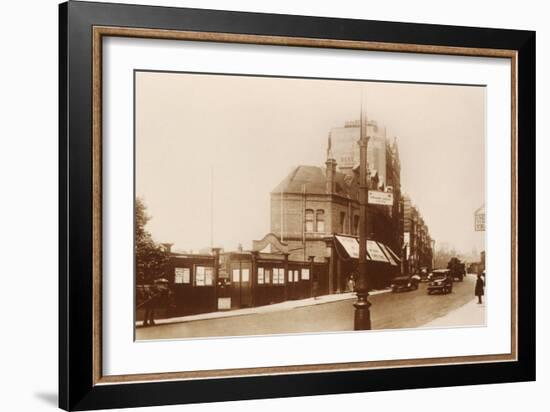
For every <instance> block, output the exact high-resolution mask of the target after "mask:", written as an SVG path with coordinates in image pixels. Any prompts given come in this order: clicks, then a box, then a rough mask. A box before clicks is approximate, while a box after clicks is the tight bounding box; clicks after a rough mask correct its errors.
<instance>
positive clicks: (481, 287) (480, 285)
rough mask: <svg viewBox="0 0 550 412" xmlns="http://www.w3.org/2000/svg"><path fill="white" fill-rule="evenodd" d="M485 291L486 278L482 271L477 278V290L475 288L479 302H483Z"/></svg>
mask: <svg viewBox="0 0 550 412" xmlns="http://www.w3.org/2000/svg"><path fill="white" fill-rule="evenodd" d="M484 292H485V280H484V279H483V276H482V275H481V273H478V274H477V279H476V290H475V294H476V296H477V303H478V304H482V303H483V299H482V296H483V295H484V294H485V293H484Z"/></svg>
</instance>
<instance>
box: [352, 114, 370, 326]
mask: <svg viewBox="0 0 550 412" xmlns="http://www.w3.org/2000/svg"><path fill="white" fill-rule="evenodd" d="M360 122H361V125H360V128H359V130H360V136H359V263H358V279H357V283H356V289H357V301H356V302H355V303H354V304H353V306H355V319H354V329H355V330H370V329H371V322H370V309H369V308H370V305H371V303H370V302H369V289H368V279H367V201H368V200H367V196H368V182H367V146H368V143H369V137H368V135H367V130H366V127H365V125H364V123H363V109H362V108H361V120H360Z"/></svg>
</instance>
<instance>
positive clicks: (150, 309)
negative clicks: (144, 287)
mask: <svg viewBox="0 0 550 412" xmlns="http://www.w3.org/2000/svg"><path fill="white" fill-rule="evenodd" d="M169 294H170V290H169V288H168V281H167V280H166V279H157V280H155V284H154V285H153V286H152V287H151V288H150V289H149V291H148V296H147V300H146V302H145V303H144V307H145V318H144V319H143V326H148V325H149V326H153V325H154V324H155V311H156V310H157V309H161V308H162V306H164V305H166V304H167V299H168V297H169Z"/></svg>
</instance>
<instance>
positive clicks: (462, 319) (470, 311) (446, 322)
mask: <svg viewBox="0 0 550 412" xmlns="http://www.w3.org/2000/svg"><path fill="white" fill-rule="evenodd" d="M453 326H485V303H482V304H481V305H478V303H477V298H474V299H472V300H471V301H469V302H468V303H466V304H465V305H463V306H461V307H459V308H458V309H455V310H453V311H452V312H449V313H447V314H446V315H445V316H441V317H439V318H436V319H434V320H432V321H430V322H428V323H425V324H424V325H422V326H420V327H421V328H441V327H453Z"/></svg>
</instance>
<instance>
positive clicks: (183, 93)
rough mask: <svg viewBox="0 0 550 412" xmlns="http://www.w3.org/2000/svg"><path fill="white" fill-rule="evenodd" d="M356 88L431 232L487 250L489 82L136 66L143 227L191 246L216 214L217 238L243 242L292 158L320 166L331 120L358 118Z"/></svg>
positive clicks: (262, 230)
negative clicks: (483, 220)
mask: <svg viewBox="0 0 550 412" xmlns="http://www.w3.org/2000/svg"><path fill="white" fill-rule="evenodd" d="M361 95H363V101H364V103H363V104H364V106H365V107H366V111H367V116H368V118H369V120H376V121H377V122H378V124H379V126H382V127H384V126H385V127H386V131H387V136H388V137H389V138H390V139H393V136H397V141H398V145H399V151H400V156H401V166H402V170H401V188H402V191H403V192H404V193H407V194H409V195H410V197H411V199H412V201H413V204H415V205H416V206H417V207H418V208H419V210H420V212H421V214H422V215H423V217H424V220H425V222H426V223H427V225H428V227H429V230H430V233H431V235H432V237H433V238H434V239H435V240H436V242H437V243H438V244H443V243H446V244H448V245H449V246H451V247H455V248H456V249H457V250H459V251H461V252H463V253H469V252H471V251H472V249H473V248H474V247H475V248H477V250H483V249H484V246H483V242H484V237H483V232H474V217H473V213H474V211H475V210H476V209H477V208H478V207H480V206H481V205H482V204H483V203H484V201H485V88H483V87H475V86H447V85H425V84H403V83H376V82H357V81H336V80H310V79H282V78H263V77H245V76H223V75H202V74H184V73H149V72H147V73H146V72H138V73H137V74H136V195H137V196H139V197H142V198H143V199H144V201H145V204H146V206H147V208H148V212H149V214H150V215H151V216H152V219H151V221H150V222H149V224H148V226H147V228H148V230H149V231H150V232H151V233H152V234H153V237H154V238H155V240H157V241H159V242H172V243H174V244H175V245H174V248H175V249H181V250H193V251H198V250H199V249H201V248H206V247H209V246H210V243H211V242H210V237H211V234H210V232H211V229H210V228H211V223H213V243H214V246H220V247H223V248H225V249H226V250H234V249H236V248H237V246H238V244H239V243H241V244H242V245H243V246H244V247H245V249H248V248H250V247H251V245H252V240H254V239H260V238H262V237H263V236H264V235H265V234H266V233H268V232H269V231H270V192H271V190H272V189H273V188H274V187H275V186H276V185H277V184H278V183H279V182H280V181H281V180H282V179H284V178H285V176H286V175H287V174H288V173H289V172H290V171H291V170H292V168H293V167H295V166H297V165H300V164H302V165H317V166H324V162H325V160H326V159H325V156H326V144H327V137H328V133H329V131H330V129H331V128H332V127H340V126H343V125H344V122H345V121H347V120H355V119H358V118H359V113H360V101H361ZM211 182H212V183H213V184H211ZM211 193H213V199H214V201H213V210H212V209H211V204H212V202H211V201H210V198H211ZM211 217H212V218H211Z"/></svg>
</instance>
